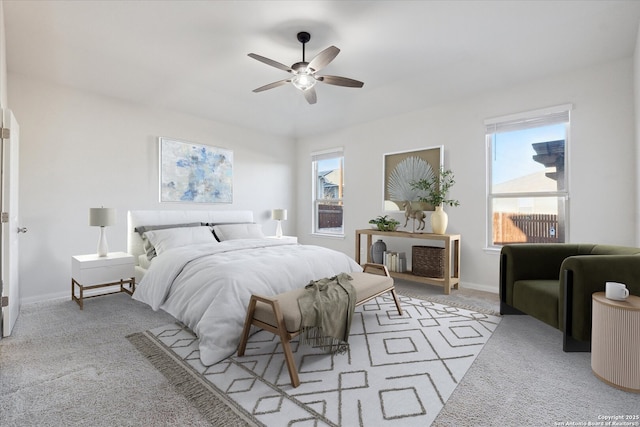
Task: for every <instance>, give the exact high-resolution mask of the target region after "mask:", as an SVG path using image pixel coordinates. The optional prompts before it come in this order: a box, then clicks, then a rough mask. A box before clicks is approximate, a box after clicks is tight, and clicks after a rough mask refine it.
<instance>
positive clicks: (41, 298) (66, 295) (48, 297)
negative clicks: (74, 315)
mask: <svg viewBox="0 0 640 427" xmlns="http://www.w3.org/2000/svg"><path fill="white" fill-rule="evenodd" d="M61 299H68V300H69V301H71V291H67V292H55V293H52V294H44V295H37V296H35V297H28V298H20V304H22V305H27V304H36V303H39V302H45V301H55V300H61Z"/></svg>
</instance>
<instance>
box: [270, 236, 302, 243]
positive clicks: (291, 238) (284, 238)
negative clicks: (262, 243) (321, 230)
mask: <svg viewBox="0 0 640 427" xmlns="http://www.w3.org/2000/svg"><path fill="white" fill-rule="evenodd" d="M267 239H274V240H281V241H282V242H283V243H298V237H296V236H282V237H276V236H267Z"/></svg>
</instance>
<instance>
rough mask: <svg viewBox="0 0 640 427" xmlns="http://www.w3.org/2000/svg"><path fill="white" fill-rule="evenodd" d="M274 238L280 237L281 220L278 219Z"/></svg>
mask: <svg viewBox="0 0 640 427" xmlns="http://www.w3.org/2000/svg"><path fill="white" fill-rule="evenodd" d="M276 238H278V239H281V238H282V221H280V220H278V225H276Z"/></svg>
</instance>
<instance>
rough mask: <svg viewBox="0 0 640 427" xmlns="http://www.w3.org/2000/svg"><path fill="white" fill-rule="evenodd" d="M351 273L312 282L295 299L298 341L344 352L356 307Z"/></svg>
mask: <svg viewBox="0 0 640 427" xmlns="http://www.w3.org/2000/svg"><path fill="white" fill-rule="evenodd" d="M351 280H352V278H351V276H349V275H348V274H346V273H340V274H338V275H337V276H334V277H329V278H325V279H320V280H316V281H311V282H310V283H309V284H308V285H307V286H306V287H305V289H306V292H304V293H303V294H302V296H300V297H299V298H298V306H299V307H300V314H301V316H302V322H301V325H300V326H301V328H300V330H301V333H300V343H301V344H311V345H313V346H316V347H322V348H324V349H325V350H326V351H327V352H328V353H344V352H346V351H347V349H348V348H349V344H347V342H348V341H349V330H350V329H351V319H352V317H353V311H354V309H355V306H356V291H355V289H354V287H353V285H352V284H351Z"/></svg>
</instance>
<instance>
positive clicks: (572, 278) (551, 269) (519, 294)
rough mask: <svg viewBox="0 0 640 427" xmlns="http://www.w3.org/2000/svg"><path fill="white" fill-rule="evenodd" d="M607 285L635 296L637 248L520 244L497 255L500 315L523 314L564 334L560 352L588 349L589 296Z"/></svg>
mask: <svg viewBox="0 0 640 427" xmlns="http://www.w3.org/2000/svg"><path fill="white" fill-rule="evenodd" d="M606 282H620V283H624V284H626V285H627V288H628V289H629V293H630V294H631V295H640V248H631V247H625V246H611V245H594V244H572V243H546V244H536V243H519V244H511V245H505V246H503V247H502V251H501V253H500V313H501V314H528V315H530V316H533V317H535V318H536V319H539V320H541V321H543V322H545V323H547V324H549V325H551V326H553V327H554V328H557V329H560V330H561V331H562V332H563V336H564V339H563V350H564V351H567V352H569V351H590V349H591V304H592V303H591V295H592V294H593V293H594V292H604V290H605V283H606Z"/></svg>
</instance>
